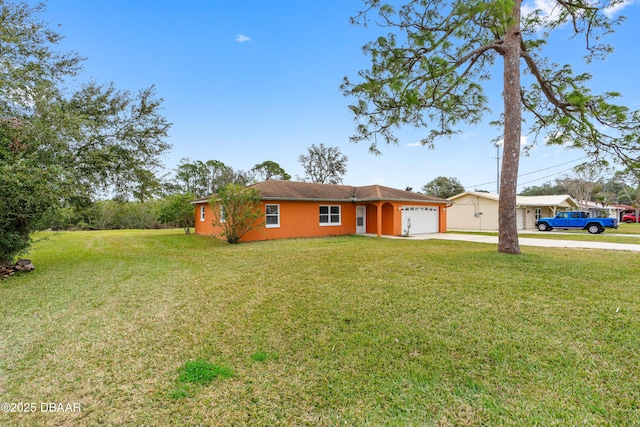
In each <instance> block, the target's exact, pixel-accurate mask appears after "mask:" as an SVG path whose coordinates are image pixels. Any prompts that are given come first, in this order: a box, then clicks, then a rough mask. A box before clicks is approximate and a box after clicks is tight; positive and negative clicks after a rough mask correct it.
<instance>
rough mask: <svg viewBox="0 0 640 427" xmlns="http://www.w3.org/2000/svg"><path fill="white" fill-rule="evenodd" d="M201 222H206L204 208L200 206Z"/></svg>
mask: <svg viewBox="0 0 640 427" xmlns="http://www.w3.org/2000/svg"><path fill="white" fill-rule="evenodd" d="M200 221H201V222H203V221H204V206H200Z"/></svg>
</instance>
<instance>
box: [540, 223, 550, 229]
mask: <svg viewBox="0 0 640 427" xmlns="http://www.w3.org/2000/svg"><path fill="white" fill-rule="evenodd" d="M538 230H540V231H547V230H549V226H548V225H547V224H546V223H544V222H541V223H540V224H538Z"/></svg>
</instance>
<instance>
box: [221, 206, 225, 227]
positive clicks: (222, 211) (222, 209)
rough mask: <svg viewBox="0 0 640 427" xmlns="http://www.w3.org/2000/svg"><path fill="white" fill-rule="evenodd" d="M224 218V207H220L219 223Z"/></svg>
mask: <svg viewBox="0 0 640 427" xmlns="http://www.w3.org/2000/svg"><path fill="white" fill-rule="evenodd" d="M224 217H225V211H224V206H222V205H220V222H221V223H223V222H224Z"/></svg>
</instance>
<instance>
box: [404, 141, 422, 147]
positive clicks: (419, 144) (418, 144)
mask: <svg viewBox="0 0 640 427" xmlns="http://www.w3.org/2000/svg"><path fill="white" fill-rule="evenodd" d="M405 145H406V146H407V147H422V142H420V141H417V142H407V143H406V144H405Z"/></svg>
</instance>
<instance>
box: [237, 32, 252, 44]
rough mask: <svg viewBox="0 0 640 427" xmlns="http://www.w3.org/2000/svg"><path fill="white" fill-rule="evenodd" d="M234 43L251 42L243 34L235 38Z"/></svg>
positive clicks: (249, 38)
mask: <svg viewBox="0 0 640 427" xmlns="http://www.w3.org/2000/svg"><path fill="white" fill-rule="evenodd" d="M236 41H237V42H238V43H244V42H248V41H251V37H249V36H245V35H244V34H240V35H239V36H238V37H236Z"/></svg>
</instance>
